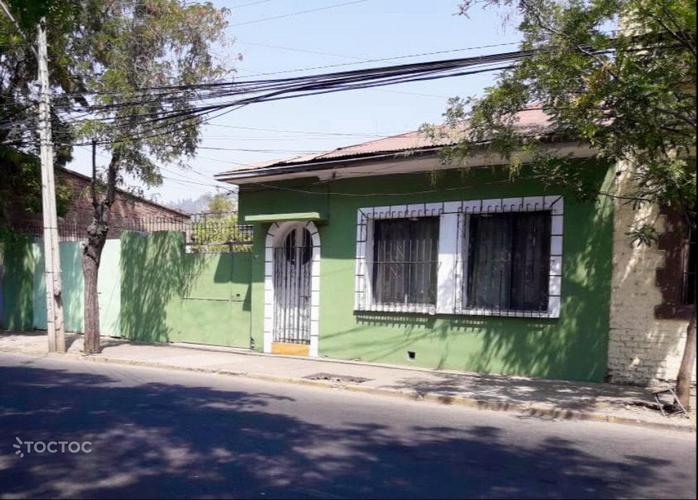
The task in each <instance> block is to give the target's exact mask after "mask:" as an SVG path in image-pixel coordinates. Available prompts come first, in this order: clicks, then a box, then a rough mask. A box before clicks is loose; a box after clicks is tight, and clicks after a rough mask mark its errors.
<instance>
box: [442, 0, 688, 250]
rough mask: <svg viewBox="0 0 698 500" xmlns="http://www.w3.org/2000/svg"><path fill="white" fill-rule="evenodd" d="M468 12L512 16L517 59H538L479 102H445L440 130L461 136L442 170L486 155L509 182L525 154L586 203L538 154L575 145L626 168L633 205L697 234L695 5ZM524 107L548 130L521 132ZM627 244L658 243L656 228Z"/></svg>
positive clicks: (499, 1)
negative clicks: (563, 142) (660, 211)
mask: <svg viewBox="0 0 698 500" xmlns="http://www.w3.org/2000/svg"><path fill="white" fill-rule="evenodd" d="M473 4H485V5H486V6H498V7H503V8H505V9H506V8H508V9H514V10H516V14H517V16H518V18H519V19H520V23H519V25H518V28H519V30H520V32H521V34H522V35H523V41H522V44H521V48H522V49H523V50H533V51H535V52H534V53H533V55H532V56H531V57H527V58H524V59H522V60H521V61H519V62H517V63H516V64H515V65H514V66H513V67H512V68H511V69H508V70H505V71H504V72H503V73H502V74H501V76H500V78H499V80H498V82H497V84H496V85H495V86H493V87H491V88H488V89H487V90H486V93H485V95H484V97H482V98H477V99H453V100H451V101H450V102H449V106H448V110H447V112H446V113H445V120H446V123H447V124H448V125H450V126H452V127H455V128H458V129H460V130H465V132H463V134H462V141H461V142H460V143H459V144H458V145H457V146H455V147H454V148H452V149H451V150H449V151H448V152H447V158H448V159H450V160H458V159H463V158H465V157H467V156H468V155H471V154H473V153H475V152H483V151H485V152H487V153H490V154H495V155H499V156H501V157H502V158H503V159H504V160H505V162H507V163H508V164H509V166H510V170H511V173H512V175H513V176H516V174H517V172H518V170H519V166H520V164H521V158H522V153H526V154H529V155H531V157H532V158H533V163H534V168H535V169H536V171H537V172H538V173H539V175H540V176H541V178H543V179H549V180H550V181H552V180H554V181H556V182H557V181H562V182H564V183H567V184H571V185H572V186H574V189H575V190H576V191H578V192H579V193H580V194H586V195H589V194H590V193H586V189H585V187H584V186H582V185H579V183H578V179H576V176H575V171H576V169H577V168H578V163H577V162H575V161H572V159H571V158H565V157H561V156H560V155H558V154H556V153H552V152H551V151H550V149H549V148H546V147H545V144H546V141H549V140H550V139H551V138H554V139H572V140H581V141H582V142H583V143H586V144H589V145H591V146H592V147H593V148H594V149H595V150H596V151H597V152H598V154H597V156H598V158H600V159H604V160H606V161H611V162H618V161H625V162H627V164H628V165H629V166H630V167H629V168H631V178H632V180H633V181H634V182H633V185H634V192H633V193H632V194H631V195H630V196H628V199H629V200H628V201H631V202H634V203H635V204H643V203H657V204H660V205H662V206H664V207H665V208H667V209H668V210H673V211H676V212H677V213H680V214H682V215H683V216H684V218H685V220H686V221H687V222H688V221H690V223H691V224H693V220H694V216H695V204H696V169H695V162H694V161H692V160H691V157H692V156H694V155H695V147H696V93H695V85H696V10H695V1H694V0H671V1H670V0H590V1H586V0H565V1H563V2H559V1H554V0H520V1H518V0H517V1H513V0H484V1H477V0H469V1H466V2H464V3H463V4H462V6H461V10H462V13H464V14H467V11H468V9H469V8H470V7H471V6H472V5H473ZM509 19H511V17H509ZM531 105H535V106H537V107H541V108H542V109H543V110H544V111H545V112H546V113H547V114H548V115H549V116H550V119H551V122H552V123H551V125H552V126H551V129H549V130H545V131H533V132H531V131H530V130H529V131H526V132H523V131H522V130H521V128H517V126H516V125H517V123H516V120H515V116H516V113H518V112H520V111H522V110H524V109H526V108H527V107H530V106H531ZM466 121H467V123H468V125H467V129H466V127H465V122H466ZM551 130H554V136H553V137H551V136H550V131H551ZM638 231H639V233H638ZM632 232H633V234H635V235H636V237H635V241H637V242H641V243H645V244H648V243H651V242H652V241H653V238H652V237H651V235H652V228H649V227H648V228H634V229H633V231H632Z"/></svg>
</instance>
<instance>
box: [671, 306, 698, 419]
mask: <svg viewBox="0 0 698 500" xmlns="http://www.w3.org/2000/svg"><path fill="white" fill-rule="evenodd" d="M695 361H696V307H695V305H694V306H693V312H692V313H691V319H690V321H689V322H688V328H687V330H686V345H685V347H684V350H683V358H681V367H680V368H679V374H678V375H677V376H676V396H677V397H678V398H679V401H680V402H681V404H682V405H683V406H684V407H685V408H688V407H689V404H690V398H691V375H692V374H693V364H694V363H695Z"/></svg>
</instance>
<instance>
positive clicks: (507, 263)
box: [463, 211, 551, 312]
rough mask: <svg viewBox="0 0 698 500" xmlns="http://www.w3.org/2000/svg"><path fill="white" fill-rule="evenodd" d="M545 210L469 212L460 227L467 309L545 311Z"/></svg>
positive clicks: (547, 263) (547, 232) (547, 268)
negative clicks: (462, 229) (462, 238)
mask: <svg viewBox="0 0 698 500" xmlns="http://www.w3.org/2000/svg"><path fill="white" fill-rule="evenodd" d="M550 237H551V227H550V212H549V211H539V212H510V213H496V214H488V213H482V214H475V215H469V216H468V220H467V224H466V230H465V231H464V249H465V252H466V256H465V257H466V258H464V259H463V265H464V267H465V268H464V270H463V272H464V276H465V277H466V279H465V280H464V283H463V285H464V305H465V308H466V309H485V310H491V311H522V312H545V311H547V309H548V298H549V297H548V295H549V288H548V286H549V281H548V280H549V276H550V239H551V238H550Z"/></svg>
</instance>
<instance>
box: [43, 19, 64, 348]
mask: <svg viewBox="0 0 698 500" xmlns="http://www.w3.org/2000/svg"><path fill="white" fill-rule="evenodd" d="M37 48H38V51H37V58H38V60H39V89H40V90H39V92H40V96H39V140H40V146H41V206H42V212H43V218H44V271H45V273H44V275H45V282H46V322H47V326H48V328H47V329H48V350H49V352H65V331H64V326H63V296H62V289H61V261H60V253H59V246H58V215H57V213H56V185H55V179H54V172H53V140H52V138H51V108H50V106H51V102H50V95H49V91H50V88H49V76H48V50H47V47H46V20H45V18H42V19H41V21H40V22H39V26H38V28H37Z"/></svg>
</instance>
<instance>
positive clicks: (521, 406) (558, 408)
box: [0, 332, 696, 431]
mask: <svg viewBox="0 0 698 500" xmlns="http://www.w3.org/2000/svg"><path fill="white" fill-rule="evenodd" d="M68 344H69V346H70V347H69V349H68V354H67V356H69V357H71V358H78V359H82V360H85V361H93V362H111V363H121V364H132V365H140V366H152V367H159V368H169V369H177V370H191V371H199V372H210V373H221V374H227V375H237V376H244V377H249V378H256V379H262V380H271V381H277V382H287V383H299V384H307V385H315V386H322V387H328V388H336V389H343V390H350V391H356V392H366V393H370V394H378V395H384V396H392V397H401V398H408V399H417V400H426V401H433V402H438V403H442V404H458V405H463V406H469V407H474V408H480V409H486V410H500V411H510V412H515V413H518V414H522V415H527V416H536V417H545V418H559V419H579V420H595V421H603V422H612V423H622V424H632V425H642V426H648V427H660V428H667V429H674V430H684V431H695V423H696V417H695V411H693V412H691V416H690V418H686V417H683V416H678V415H677V416H670V417H664V416H662V415H661V414H660V412H659V411H658V408H657V405H656V403H655V402H654V399H653V397H652V393H651V391H650V389H644V388H640V387H632V386H622V385H612V384H591V383H580V382H565V381H559V380H545V379H537V378H528V377H513V376H503V375H485V374H473V373H462V372H454V371H446V370H426V369H415V368H406V367H398V366H392V365H377V364H369V363H359V362H351V361H337V360H328V359H308V358H296V357H289V356H278V355H267V354H259V353H253V352H250V351H246V350H240V349H229V348H219V347H212V346H193V345H184V344H135V343H130V342H127V341H125V340H122V339H114V338H105V339H103V350H102V353H101V354H99V355H93V356H84V355H83V354H82V337H81V336H78V335H69V336H68ZM47 345H48V342H47V339H46V335H45V334H44V333H43V332H40V333H39V332H37V333H11V332H6V333H2V334H0V352H1V351H5V352H18V353H23V354H31V355H36V356H43V355H47V353H46V350H47ZM55 356H62V355H55ZM691 406H692V407H693V408H695V394H694V395H693V401H692V405H691Z"/></svg>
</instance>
